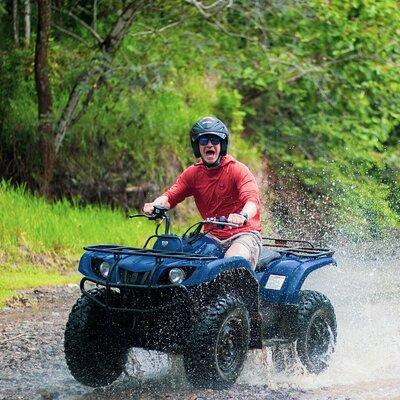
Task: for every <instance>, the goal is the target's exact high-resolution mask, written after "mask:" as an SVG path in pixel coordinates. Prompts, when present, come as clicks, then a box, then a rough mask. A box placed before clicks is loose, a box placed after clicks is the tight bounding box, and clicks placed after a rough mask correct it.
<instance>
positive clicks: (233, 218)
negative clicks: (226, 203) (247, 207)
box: [228, 214, 246, 226]
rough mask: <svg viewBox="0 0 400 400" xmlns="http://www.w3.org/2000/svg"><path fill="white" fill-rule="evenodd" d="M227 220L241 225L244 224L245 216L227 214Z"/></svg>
mask: <svg viewBox="0 0 400 400" xmlns="http://www.w3.org/2000/svg"><path fill="white" fill-rule="evenodd" d="M228 222H230V223H231V224H236V225H239V226H242V225H244V224H245V222H246V218H245V217H244V216H243V215H240V214H229V217H228Z"/></svg>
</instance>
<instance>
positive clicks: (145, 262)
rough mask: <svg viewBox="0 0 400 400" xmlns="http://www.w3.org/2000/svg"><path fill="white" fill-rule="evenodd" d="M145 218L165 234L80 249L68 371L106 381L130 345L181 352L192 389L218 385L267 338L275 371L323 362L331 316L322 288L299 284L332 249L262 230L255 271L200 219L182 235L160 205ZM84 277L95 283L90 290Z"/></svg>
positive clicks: (331, 342)
mask: <svg viewBox="0 0 400 400" xmlns="http://www.w3.org/2000/svg"><path fill="white" fill-rule="evenodd" d="M148 218H149V219H154V220H159V219H161V221H164V222H165V233H163V234H158V229H159V226H160V225H158V226H157V229H156V233H155V235H153V236H151V237H149V238H148V239H147V241H146V243H145V244H144V247H143V248H132V247H124V246H118V245H96V246H89V247H85V250H86V251H85V253H84V254H83V255H82V257H81V260H80V262H79V271H80V272H81V273H82V274H83V275H84V277H83V279H82V280H81V283H80V288H81V291H82V296H81V298H80V299H79V300H78V301H77V302H76V304H75V305H74V306H73V308H72V310H71V313H70V315H69V319H68V322H67V325H66V330H65V342H64V348H65V357H66V361H67V365H68V367H69V369H70V371H71V373H72V375H73V376H74V377H75V379H77V380H78V381H79V382H81V383H83V384H85V385H88V386H104V385H108V384H110V383H112V382H113V381H114V380H116V379H117V378H118V376H119V375H120V374H121V373H122V372H123V370H124V367H125V363H126V361H127V354H128V351H129V349H130V348H132V347H141V348H143V349H148V350H158V351H163V352H169V353H174V354H181V355H183V360H184V366H185V370H186V375H187V378H188V380H189V381H190V383H191V384H192V385H194V386H195V387H205V388H226V387H229V386H230V385H232V384H233V383H234V382H235V381H236V378H237V377H238V375H239V374H240V372H241V370H242V368H243V364H244V361H245V359H246V355H247V351H248V350H249V349H255V348H258V349H260V348H262V347H263V346H270V347H271V349H272V356H273V361H274V364H275V367H276V368H277V369H279V370H281V369H286V368H288V367H290V365H291V364H292V363H295V362H299V363H301V364H302V365H303V368H304V369H305V370H307V371H308V372H310V373H320V372H322V371H324V370H325V369H326V368H327V367H328V364H329V359H330V356H331V354H332V352H333V351H334V347H335V343H336V318H335V313H334V310H333V307H332V304H331V303H330V301H329V300H328V298H327V297H326V296H324V295H323V294H321V293H318V292H315V291H308V290H303V291H302V290H301V287H302V284H303V282H304V280H305V279H306V277H307V276H308V275H309V274H310V273H311V272H312V271H314V270H316V269H318V268H321V267H323V266H327V265H331V264H335V260H334V259H333V251H332V250H330V249H326V248H319V247H315V245H314V244H312V243H310V242H306V241H296V240H282V239H272V238H263V240H264V243H263V252H262V255H261V257H260V260H259V262H258V264H257V267H256V269H255V271H253V270H252V267H251V265H250V264H249V263H248V262H247V261H246V260H245V259H244V258H242V257H231V258H223V256H224V255H223V252H222V251H221V249H220V248H219V246H218V245H217V244H216V243H215V241H213V240H212V239H211V238H210V237H208V236H207V235H205V234H204V232H202V231H201V230H202V228H203V227H204V229H205V230H206V231H207V228H209V227H210V226H212V225H217V226H218V227H219V228H222V227H224V226H225V225H231V224H229V223H227V222H226V220H223V219H216V218H214V219H208V220H205V221H201V222H199V223H197V224H195V225H193V226H192V227H190V228H189V229H188V230H187V231H186V232H185V233H184V234H183V235H182V236H177V235H174V234H171V232H170V220H169V217H168V213H167V212H166V210H165V209H163V208H162V207H156V208H155V211H154V215H152V216H150V217H148ZM87 282H92V283H94V284H96V285H97V287H95V288H93V289H90V290H88V289H87V285H86V283H87Z"/></svg>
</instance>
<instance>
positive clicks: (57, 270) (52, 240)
mask: <svg viewBox="0 0 400 400" xmlns="http://www.w3.org/2000/svg"><path fill="white" fill-rule="evenodd" d="M132 212H134V211H133V210H132ZM153 232H154V224H153V223H151V222H149V221H147V220H146V219H140V218H135V219H129V218H127V217H126V215H124V213H123V212H122V211H120V210H111V209H110V208H107V207H96V206H87V207H78V206H76V205H74V204H71V203H70V202H69V201H67V200H62V201H57V202H55V203H49V202H48V201H46V200H45V199H43V198H41V197H38V196H33V195H32V194H30V193H29V192H27V191H26V190H25V189H24V188H23V187H17V188H14V187H12V186H11V185H10V184H9V183H7V182H5V181H0V307H1V305H2V304H4V301H5V299H6V298H9V297H10V296H12V295H14V294H15V291H16V290H18V289H24V288H33V287H36V286H44V285H55V284H63V283H68V282H71V281H76V279H77V278H76V276H75V277H74V276H68V275H65V272H66V271H69V272H72V271H74V270H75V268H76V267H77V261H78V259H79V256H80V255H81V254H82V252H83V249H82V248H83V246H85V245H88V244H99V243H118V244H123V245H127V246H142V245H143V244H144V241H145V239H146V238H147V237H148V236H150V235H151V234H153Z"/></svg>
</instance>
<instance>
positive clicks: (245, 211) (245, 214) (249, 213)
mask: <svg viewBox="0 0 400 400" xmlns="http://www.w3.org/2000/svg"><path fill="white" fill-rule="evenodd" d="M257 210H258V206H257V204H255V203H254V202H252V201H248V202H247V203H246V204H245V205H244V207H243V208H242V211H241V213H242V214H229V216H228V222H231V223H232V224H238V225H239V226H242V225H243V224H244V223H245V222H246V221H247V220H248V219H251V218H253V217H254V216H255V215H256V214H257Z"/></svg>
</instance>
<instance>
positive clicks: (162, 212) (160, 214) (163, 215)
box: [129, 204, 171, 235]
mask: <svg viewBox="0 0 400 400" xmlns="http://www.w3.org/2000/svg"><path fill="white" fill-rule="evenodd" d="M153 208H154V209H153V214H150V215H148V214H134V215H129V218H137V217H145V218H147V219H149V220H150V221H156V220H158V219H161V222H160V224H161V223H162V221H165V234H166V235H169V234H170V233H171V228H170V227H171V220H170V218H169V215H168V214H167V211H168V208H166V207H164V206H162V205H160V204H155V205H153ZM160 224H159V225H158V226H157V229H156V234H157V231H158V227H159V226H160Z"/></svg>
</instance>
